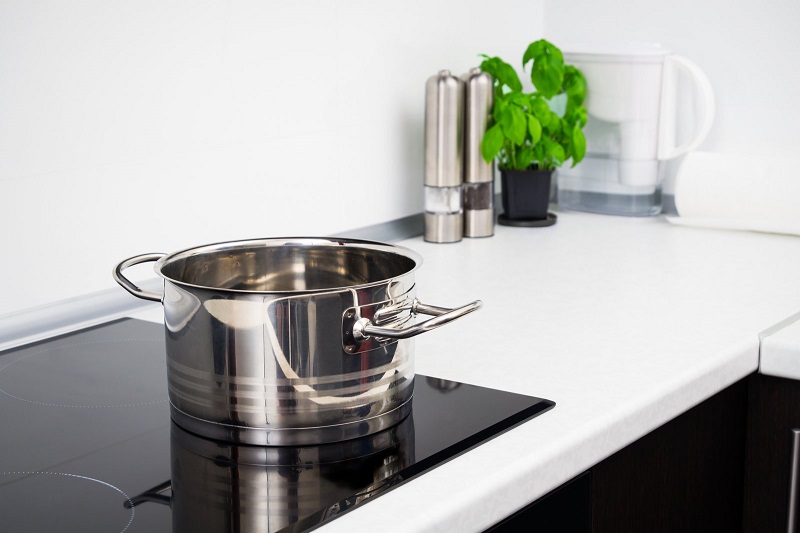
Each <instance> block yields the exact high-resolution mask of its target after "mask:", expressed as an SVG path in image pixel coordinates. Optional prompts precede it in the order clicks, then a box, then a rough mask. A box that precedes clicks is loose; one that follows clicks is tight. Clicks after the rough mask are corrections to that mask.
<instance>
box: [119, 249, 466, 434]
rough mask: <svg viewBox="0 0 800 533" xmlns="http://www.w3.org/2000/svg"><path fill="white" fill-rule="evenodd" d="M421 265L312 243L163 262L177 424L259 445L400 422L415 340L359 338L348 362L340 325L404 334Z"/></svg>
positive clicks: (390, 252)
mask: <svg viewBox="0 0 800 533" xmlns="http://www.w3.org/2000/svg"><path fill="white" fill-rule="evenodd" d="M137 257H139V258H142V257H146V256H137ZM132 259H135V258H132ZM130 261H131V260H126V261H123V262H122V263H120V265H124V264H126V263H128V264H129V263H130ZM420 264H421V258H420V257H419V255H417V254H416V253H414V252H412V251H411V250H407V249H405V248H400V247H396V246H388V245H383V244H379V243H370V242H367V241H355V240H347V239H314V238H298V239H261V240H251V241H239V242H232V243H221V244H215V245H208V246H202V247H197V248H192V249H189V250H184V251H181V252H177V253H174V254H170V255H168V256H164V257H161V258H160V259H158V261H157V262H156V263H155V270H156V272H157V273H158V274H159V275H160V276H162V277H163V278H164V280H165V282H164V294H163V298H162V303H163V306H164V322H165V328H166V345H167V378H168V385H169V397H170V402H171V404H172V416H173V419H174V420H175V421H176V422H178V423H179V424H181V425H182V426H184V427H186V428H187V429H190V430H191V431H193V432H195V433H198V434H200V435H204V436H208V437H211V438H216V439H222V440H226V441H230V442H237V443H247V444H257V445H297V444H309V443H321V442H331V441H336V440H342V439H348V438H353V437H357V436H363V435H365V434H369V433H372V432H376V431H380V430H382V429H385V428H386V427H388V426H390V425H392V424H395V423H397V422H398V421H399V420H400V419H401V418H402V417H403V416H405V415H406V414H407V410H406V408H404V406H405V405H406V404H407V403H408V401H409V400H410V398H411V396H412V393H413V378H414V364H413V363H414V361H413V341H412V340H410V339H400V340H395V339H391V338H388V337H386V336H383V337H379V336H369V338H366V336H365V338H363V339H362V340H361V341H359V342H358V343H357V345H356V344H354V343H352V342H351V344H352V345H353V348H352V349H350V350H349V351H348V350H346V349H345V347H344V344H345V340H344V336H346V335H347V334H348V333H350V332H349V331H347V330H346V329H347V328H343V324H345V323H349V322H355V321H356V320H358V319H360V318H366V319H373V318H374V317H375V314H376V313H378V317H379V320H378V325H376V326H375V327H382V328H400V329H403V328H408V327H411V325H413V321H414V316H415V314H416V313H415V311H414V307H413V303H414V301H415V300H416V296H415V295H416V287H415V286H414V271H415V270H416V269H417V268H418V267H419V265H420ZM123 268H124V267H123ZM120 270H122V268H120ZM121 285H122V286H123V287H124V288H125V289H126V290H128V291H129V292H131V294H134V295H135V296H138V297H143V296H142V295H141V291H137V290H135V289H134V288H132V287H129V286H126V285H125V284H122V283H121ZM470 305H473V304H470ZM382 308H387V309H388V311H387V312H385V313H383V314H382V315H381V313H380V311H381V309H382ZM473 310H474V309H473ZM348 313H349V314H350V316H349V317H348ZM463 314H465V313H462V314H461V315H459V316H462V315H463ZM356 317H357V318H356ZM439 318H441V317H439ZM456 318H457V317H456ZM353 319H355V320H353ZM450 319H452V318H450ZM433 320H436V319H433ZM445 321H449V319H448V320H445ZM437 325H438V324H437V323H434V324H433V325H429V326H425V329H426V330H427V329H432V326H433V327H435V326H437ZM420 332H422V331H420Z"/></svg>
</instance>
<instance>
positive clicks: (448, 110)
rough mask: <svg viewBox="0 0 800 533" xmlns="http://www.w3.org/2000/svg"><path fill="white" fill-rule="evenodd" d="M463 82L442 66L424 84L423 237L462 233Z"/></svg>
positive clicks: (452, 238) (447, 238) (449, 238)
mask: <svg viewBox="0 0 800 533" xmlns="http://www.w3.org/2000/svg"><path fill="white" fill-rule="evenodd" d="M463 147H464V82H463V81H462V80H460V79H459V78H456V77H455V76H453V75H451V74H450V72H449V71H447V70H442V71H440V72H439V73H438V74H437V75H435V76H431V77H430V78H429V79H428V81H427V83H426V84H425V240H426V241H429V242H458V241H460V240H461V237H462V236H463V234H464V215H463V212H464V211H463V204H462V196H461V186H462V182H463V180H464V166H463Z"/></svg>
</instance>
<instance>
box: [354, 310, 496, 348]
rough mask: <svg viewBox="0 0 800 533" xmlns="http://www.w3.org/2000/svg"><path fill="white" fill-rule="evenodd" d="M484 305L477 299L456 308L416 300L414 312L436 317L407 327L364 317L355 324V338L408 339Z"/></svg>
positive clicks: (358, 339)
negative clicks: (398, 326) (379, 323)
mask: <svg viewBox="0 0 800 533" xmlns="http://www.w3.org/2000/svg"><path fill="white" fill-rule="evenodd" d="M482 306H483V302H482V301H480V300H475V301H474V302H470V303H468V304H467V305H463V306H461V307H456V308H455V309H448V308H446V307H437V306H435V305H427V304H424V303H422V302H420V301H419V300H414V303H413V304H412V306H411V312H412V313H413V314H422V315H429V316H433V317H434V318H431V319H428V320H426V321H424V322H420V323H419V324H414V325H413V326H409V327H407V328H383V327H380V326H376V325H374V324H373V323H372V322H371V321H370V320H369V319H368V318H362V319H360V320H358V321H356V323H355V324H353V338H354V339H355V340H356V341H358V342H361V341H364V340H366V339H368V338H370V337H382V338H387V339H407V338H409V337H415V336H417V335H419V334H421V333H426V332H428V331H430V330H432V329H436V328H438V327H441V326H444V325H445V324H447V323H449V322H452V321H453V320H456V319H459V318H461V317H462V316H464V315H468V314H470V313H472V312H473V311H477V310H478V309H480V308H481V307H482Z"/></svg>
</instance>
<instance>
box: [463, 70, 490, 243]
mask: <svg viewBox="0 0 800 533" xmlns="http://www.w3.org/2000/svg"><path fill="white" fill-rule="evenodd" d="M461 78H462V79H463V80H464V82H465V83H466V108H465V112H464V122H465V127H464V236H465V237H491V236H492V235H494V162H492V163H487V162H486V161H484V160H483V156H482V155H481V141H482V140H483V134H484V133H486V129H487V128H488V127H489V118H490V117H491V115H492V105H493V104H494V95H493V93H492V85H493V80H492V77H491V76H490V75H489V74H487V73H485V72H483V71H481V69H479V68H473V69H472V70H470V71H469V72H467V73H466V74H464V75H463V76H461Z"/></svg>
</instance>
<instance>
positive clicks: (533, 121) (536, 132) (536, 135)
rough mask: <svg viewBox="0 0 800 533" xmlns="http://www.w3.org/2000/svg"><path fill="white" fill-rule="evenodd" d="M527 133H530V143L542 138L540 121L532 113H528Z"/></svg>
mask: <svg viewBox="0 0 800 533" xmlns="http://www.w3.org/2000/svg"><path fill="white" fill-rule="evenodd" d="M528 133H530V134H531V143H533V144H536V143H538V142H539V140H540V139H541V138H542V123H541V122H539V119H538V118H536V117H535V116H533V115H528Z"/></svg>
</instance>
